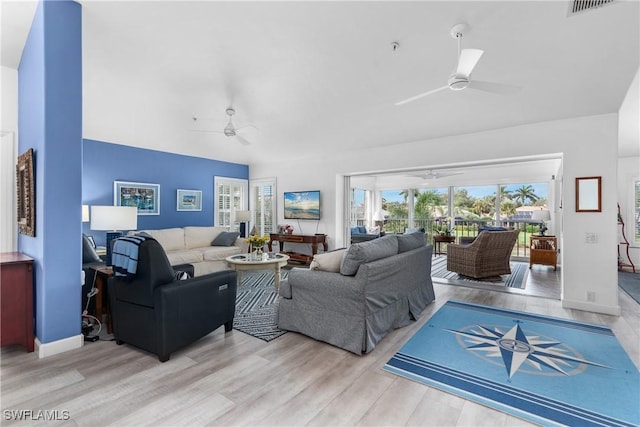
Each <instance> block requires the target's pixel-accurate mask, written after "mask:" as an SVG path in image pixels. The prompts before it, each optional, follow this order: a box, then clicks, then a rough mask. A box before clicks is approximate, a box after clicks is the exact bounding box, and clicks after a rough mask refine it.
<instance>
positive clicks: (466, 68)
mask: <svg viewBox="0 0 640 427" xmlns="http://www.w3.org/2000/svg"><path fill="white" fill-rule="evenodd" d="M483 53H484V51H483V50H480V49H462V52H460V58H458V68H457V69H456V74H461V75H463V76H467V77H469V76H470V75H471V72H472V71H473V69H474V67H475V66H476V64H477V63H478V61H479V60H480V57H481V56H482V54H483Z"/></svg>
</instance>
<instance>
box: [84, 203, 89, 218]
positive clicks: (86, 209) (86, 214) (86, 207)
mask: <svg viewBox="0 0 640 427" xmlns="http://www.w3.org/2000/svg"><path fill="white" fill-rule="evenodd" d="M82 222H89V205H82Z"/></svg>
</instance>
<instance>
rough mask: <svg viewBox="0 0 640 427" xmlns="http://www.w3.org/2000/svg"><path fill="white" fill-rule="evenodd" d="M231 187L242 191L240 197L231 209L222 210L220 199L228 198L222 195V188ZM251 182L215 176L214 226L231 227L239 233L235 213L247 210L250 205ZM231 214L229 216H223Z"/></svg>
mask: <svg viewBox="0 0 640 427" xmlns="http://www.w3.org/2000/svg"><path fill="white" fill-rule="evenodd" d="M222 185H229V186H230V187H235V188H239V189H240V195H239V196H238V198H237V200H236V201H235V203H234V202H231V203H230V204H229V208H226V209H225V208H221V207H220V198H221V197H222V196H227V195H226V194H220V186H222ZM248 190H249V181H248V180H246V179H239V178H229V177H225V176H215V177H214V178H213V200H214V203H215V205H214V207H213V224H214V225H215V226H226V227H229V229H230V230H233V231H238V229H239V228H240V225H239V224H238V223H237V222H235V220H234V215H233V212H234V211H235V210H246V209H247V204H248V194H249V191H248ZM226 213H229V215H228V216H225V215H223V214H226Z"/></svg>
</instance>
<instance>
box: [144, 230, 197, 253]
mask: <svg viewBox="0 0 640 427" xmlns="http://www.w3.org/2000/svg"><path fill="white" fill-rule="evenodd" d="M141 232H142V233H146V234H147V235H149V236H151V237H153V238H154V239H156V240H157V241H158V243H160V246H162V249H164V250H165V252H166V251H176V250H183V249H185V246H184V231H183V230H182V228H166V229H163V230H140V231H139V232H138V233H141ZM133 234H136V233H133Z"/></svg>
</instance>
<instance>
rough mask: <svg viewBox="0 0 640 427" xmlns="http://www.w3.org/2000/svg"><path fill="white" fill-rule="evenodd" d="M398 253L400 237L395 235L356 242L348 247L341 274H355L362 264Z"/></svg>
mask: <svg viewBox="0 0 640 427" xmlns="http://www.w3.org/2000/svg"><path fill="white" fill-rule="evenodd" d="M397 253H398V238H397V237H396V236H395V235H393V236H391V235H390V236H383V237H380V238H378V239H374V240H370V241H368V242H362V243H356V244H355V245H351V246H350V247H349V249H347V252H346V253H345V255H344V258H343V259H342V264H341V266H340V274H342V275H344V276H353V275H355V274H356V273H357V272H358V268H360V264H364V263H366V262H371V261H375V260H378V259H381V258H386V257H389V256H392V255H396V254H397Z"/></svg>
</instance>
